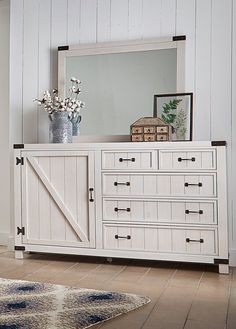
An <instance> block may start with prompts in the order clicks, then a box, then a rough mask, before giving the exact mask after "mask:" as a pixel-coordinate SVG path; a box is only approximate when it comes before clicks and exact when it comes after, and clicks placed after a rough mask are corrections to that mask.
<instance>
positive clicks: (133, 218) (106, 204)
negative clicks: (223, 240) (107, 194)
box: [103, 198, 217, 225]
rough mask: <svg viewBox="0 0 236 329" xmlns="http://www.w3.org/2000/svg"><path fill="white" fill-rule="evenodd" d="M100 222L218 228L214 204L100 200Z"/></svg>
mask: <svg viewBox="0 0 236 329" xmlns="http://www.w3.org/2000/svg"><path fill="white" fill-rule="evenodd" d="M103 220H104V221H116V222H122V221H123V222H143V223H145V222H146V223H169V224H173V225H175V224H177V223H178V224H201V225H210V224H217V211H216V202H215V201H205V202H203V201H201V202H197V201H195V200H189V201H188V202H186V201H180V200H171V201H170V200H153V199H150V200H140V199H139V200H132V199H128V200H127V199H126V200H124V199H123V200H122V199H121V200H119V199H106V198H105V199H104V200H103Z"/></svg>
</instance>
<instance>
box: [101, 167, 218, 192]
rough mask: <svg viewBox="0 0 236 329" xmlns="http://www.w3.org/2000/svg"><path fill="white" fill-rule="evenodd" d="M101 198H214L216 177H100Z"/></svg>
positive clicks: (126, 175)
mask: <svg viewBox="0 0 236 329" xmlns="http://www.w3.org/2000/svg"><path fill="white" fill-rule="evenodd" d="M102 185H103V186H102V191H103V195H104V196H106V195H107V196H115V195H116V196H173V197H174V196H178V197H181V196H183V197H185V196H195V197H214V196H216V175H215V174H214V173H212V174H211V173H210V174H182V173H179V174H174V173H173V174H165V173H158V174H157V173H152V174H148V173H147V174H145V173H144V174H135V173H130V174H115V173H104V174H103V180H102Z"/></svg>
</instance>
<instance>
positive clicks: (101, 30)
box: [97, 0, 111, 42]
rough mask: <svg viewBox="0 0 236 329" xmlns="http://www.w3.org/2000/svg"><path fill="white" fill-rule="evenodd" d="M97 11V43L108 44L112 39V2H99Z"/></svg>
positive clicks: (101, 0) (102, 0) (108, 0)
mask: <svg viewBox="0 0 236 329" xmlns="http://www.w3.org/2000/svg"><path fill="white" fill-rule="evenodd" d="M97 9H98V12H97V42H108V41H110V39H111V1H110V0H98V5H97Z"/></svg>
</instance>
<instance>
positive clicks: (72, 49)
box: [58, 36, 186, 97]
mask: <svg viewBox="0 0 236 329" xmlns="http://www.w3.org/2000/svg"><path fill="white" fill-rule="evenodd" d="M185 39H186V38H185V36H175V37H165V38H158V39H147V40H133V41H123V42H109V43H95V44H84V45H75V46H60V47H58V92H59V96H60V97H65V95H66V90H65V86H66V81H65V72H66V58H68V57H74V56H84V55H88V56H89V55H96V54H112V53H124V52H138V51H148V50H158V49H171V48H175V49H177V81H176V86H177V88H176V93H180V92H184V91H185Z"/></svg>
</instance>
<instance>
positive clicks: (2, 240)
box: [0, 233, 10, 246]
mask: <svg viewBox="0 0 236 329" xmlns="http://www.w3.org/2000/svg"><path fill="white" fill-rule="evenodd" d="M9 235H10V233H0V245H1V246H8V242H9V241H8V240H9Z"/></svg>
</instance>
